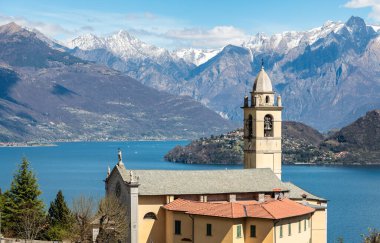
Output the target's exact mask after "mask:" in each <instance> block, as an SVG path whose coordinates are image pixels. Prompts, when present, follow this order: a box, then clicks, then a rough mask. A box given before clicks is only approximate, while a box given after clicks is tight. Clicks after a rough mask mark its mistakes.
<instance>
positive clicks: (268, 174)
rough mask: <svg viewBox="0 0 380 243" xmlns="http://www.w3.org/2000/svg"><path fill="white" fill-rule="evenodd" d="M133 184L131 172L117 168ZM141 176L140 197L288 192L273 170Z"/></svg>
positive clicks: (141, 173) (170, 172) (162, 172)
mask: <svg viewBox="0 0 380 243" xmlns="http://www.w3.org/2000/svg"><path fill="white" fill-rule="evenodd" d="M116 168H117V170H118V171H119V173H120V175H121V176H122V178H123V180H124V181H125V182H127V183H129V182H130V172H131V171H130V170H127V169H126V168H125V167H124V165H118V166H116ZM132 173H133V175H135V176H137V177H139V184H140V186H139V194H140V195H185V194H218V193H244V192H272V191H273V189H274V188H279V189H281V190H282V191H288V188H287V187H286V185H285V184H284V183H283V182H281V181H280V180H279V179H278V178H277V176H276V175H275V174H274V173H273V171H272V170H271V169H239V170H133V171H132Z"/></svg>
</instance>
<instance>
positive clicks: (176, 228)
mask: <svg viewBox="0 0 380 243" xmlns="http://www.w3.org/2000/svg"><path fill="white" fill-rule="evenodd" d="M174 234H176V235H180V234H181V221H180V220H175V221H174Z"/></svg>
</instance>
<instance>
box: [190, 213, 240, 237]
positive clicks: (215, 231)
mask: <svg viewBox="0 0 380 243" xmlns="http://www.w3.org/2000/svg"><path fill="white" fill-rule="evenodd" d="M235 222H236V220H233V219H228V218H218V217H205V216H195V220H194V232H195V242H202V243H203V242H204V243H214V242H221V243H229V242H233V226H234V224H235ZM207 224H211V225H212V235H211V236H207V235H206V227H207V226H206V225H207Z"/></svg>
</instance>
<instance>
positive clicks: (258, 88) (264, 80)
mask: <svg viewBox="0 0 380 243" xmlns="http://www.w3.org/2000/svg"><path fill="white" fill-rule="evenodd" d="M253 92H269V93H271V92H273V88H272V81H271V80H270V78H269V76H268V74H267V73H266V72H265V70H264V67H262V68H261V70H260V72H259V74H258V75H257V77H256V79H255V83H254V84H253Z"/></svg>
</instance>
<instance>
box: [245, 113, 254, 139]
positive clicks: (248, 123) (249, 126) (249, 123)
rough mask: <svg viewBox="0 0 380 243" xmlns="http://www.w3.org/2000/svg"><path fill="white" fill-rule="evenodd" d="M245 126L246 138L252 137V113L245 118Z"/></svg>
mask: <svg viewBox="0 0 380 243" xmlns="http://www.w3.org/2000/svg"><path fill="white" fill-rule="evenodd" d="M245 126H246V128H247V137H248V138H252V133H253V131H252V130H253V129H252V115H249V116H248V119H247V120H246V124H245Z"/></svg>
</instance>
